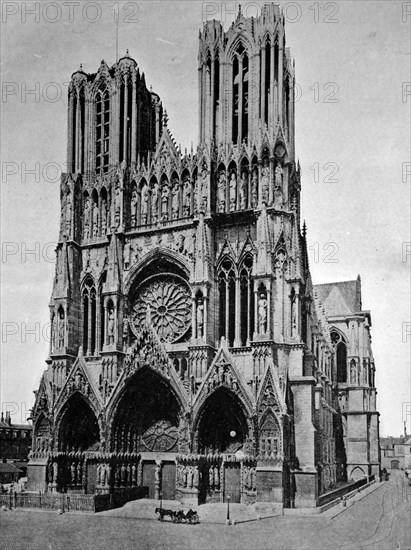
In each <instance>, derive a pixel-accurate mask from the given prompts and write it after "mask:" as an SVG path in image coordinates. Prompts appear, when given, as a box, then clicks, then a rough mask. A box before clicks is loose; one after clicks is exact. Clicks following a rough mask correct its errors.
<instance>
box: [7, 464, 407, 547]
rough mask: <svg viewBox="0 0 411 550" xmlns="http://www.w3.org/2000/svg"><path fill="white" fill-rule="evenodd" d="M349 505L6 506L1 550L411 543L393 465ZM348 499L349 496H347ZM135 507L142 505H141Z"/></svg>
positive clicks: (402, 487)
mask: <svg viewBox="0 0 411 550" xmlns="http://www.w3.org/2000/svg"><path fill="white" fill-rule="evenodd" d="M358 498H359V499H358V500H356V499H355V500H354V499H352V501H351V503H349V504H348V506H347V507H346V508H344V509H343V508H342V507H341V508H333V509H331V510H329V511H327V512H325V513H323V514H320V515H314V514H313V515H310V516H297V515H291V516H290V515H281V516H274V517H266V518H262V519H261V520H257V519H255V518H254V519H253V517H252V516H253V514H252V512H251V511H249V510H248V511H247V512H246V513H245V512H244V511H242V509H241V508H235V507H233V508H232V510H231V516H232V517H234V516H235V515H237V517H238V523H236V525H230V526H228V525H225V524H224V521H225V507H222V506H220V507H217V508H215V509H214V511H213V510H211V509H210V508H209V509H208V513H205V512H206V509H203V512H202V507H200V508H199V513H200V518H201V514H202V513H203V516H204V520H203V521H202V523H200V524H199V525H186V524H172V523H170V522H163V523H161V522H159V521H157V520H156V519H155V516H154V513H152V515H151V518H150V517H146V518H145V517H139V518H136V517H133V515H132V513H131V511H132V510H133V506H134V507H135V510H137V509H140V515H145V514H146V515H148V511H147V512H143V510H144V509H146V510H148V508H147V507H144V506H141V505H137V504H136V503H129V504H128V505H126V506H125V507H124V508H122V509H119V510H112V511H110V512H104V513H101V514H95V515H89V514H76V513H68V514H63V515H58V514H57V513H55V512H54V513H52V512H41V511H22V510H16V511H6V512H5V511H3V512H1V514H0V520H1V542H0V549H1V550H3V549H4V550H20V549H24V550H43V549H49V550H60V549H61V550H63V549H64V550H66V549H82V550H88V549H93V550H94V549H99V550H100V549H101V550H103V549H110V550H111V549H113V548H122V549H133V550H136V549H138V550H142V549H146V548H147V549H150V550H151V549H161V548H176V549H179V550H180V549H181V550H183V549H187V550H188V549H189V550H191V549H199V550H200V549H206V550H210V549H247V550H253V549H258V550H259V549H270V550H277V549H278V550H288V549H289V550H296V549H298V550H299V549H306V550H314V549H316V550H323V549H324V550H325V549H332V550H354V549H355V550H367V549H369V550H391V549H392V550H397V549H401V550H405V549H410V548H411V535H410V532H411V520H410V515H411V514H410V498H411V486H410V485H408V483H406V480H405V477H404V474H403V472H401V471H398V472H393V475H392V476H391V479H390V481H388V482H385V483H381V484H379V485H378V487H376V488H375V489H374V490H372V491H371V492H369V493H368V494H364V495H362V496H360V495H359V497H358ZM350 500H351V499H350ZM139 506H140V508H139ZM153 512H154V510H153Z"/></svg>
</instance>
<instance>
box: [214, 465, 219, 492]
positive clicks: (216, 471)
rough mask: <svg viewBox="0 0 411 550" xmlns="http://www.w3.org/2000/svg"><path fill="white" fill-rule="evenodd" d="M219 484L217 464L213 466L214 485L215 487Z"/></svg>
mask: <svg viewBox="0 0 411 550" xmlns="http://www.w3.org/2000/svg"><path fill="white" fill-rule="evenodd" d="M219 485H220V472H219V469H218V466H214V487H215V488H217V487H219Z"/></svg>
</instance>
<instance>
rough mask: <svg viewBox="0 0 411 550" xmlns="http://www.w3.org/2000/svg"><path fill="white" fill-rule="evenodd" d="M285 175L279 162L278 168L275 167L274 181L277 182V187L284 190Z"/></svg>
mask: <svg viewBox="0 0 411 550" xmlns="http://www.w3.org/2000/svg"><path fill="white" fill-rule="evenodd" d="M283 173H284V170H283V169H282V166H281V164H280V163H279V162H277V166H276V167H275V173H274V181H275V187H279V188H280V189H282V187H283Z"/></svg>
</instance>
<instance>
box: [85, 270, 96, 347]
mask: <svg viewBox="0 0 411 550" xmlns="http://www.w3.org/2000/svg"><path fill="white" fill-rule="evenodd" d="M82 302H83V353H84V355H94V354H95V353H96V351H97V350H96V344H97V341H96V326H97V295H96V287H95V285H94V281H93V279H92V278H91V277H88V278H87V279H86V281H85V283H84V286H83V291H82Z"/></svg>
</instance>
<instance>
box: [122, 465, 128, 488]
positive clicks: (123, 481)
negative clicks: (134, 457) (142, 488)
mask: <svg viewBox="0 0 411 550" xmlns="http://www.w3.org/2000/svg"><path fill="white" fill-rule="evenodd" d="M120 475H121V484H122V485H125V484H126V481H127V468H126V465H125V464H122V465H121V469H120Z"/></svg>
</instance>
